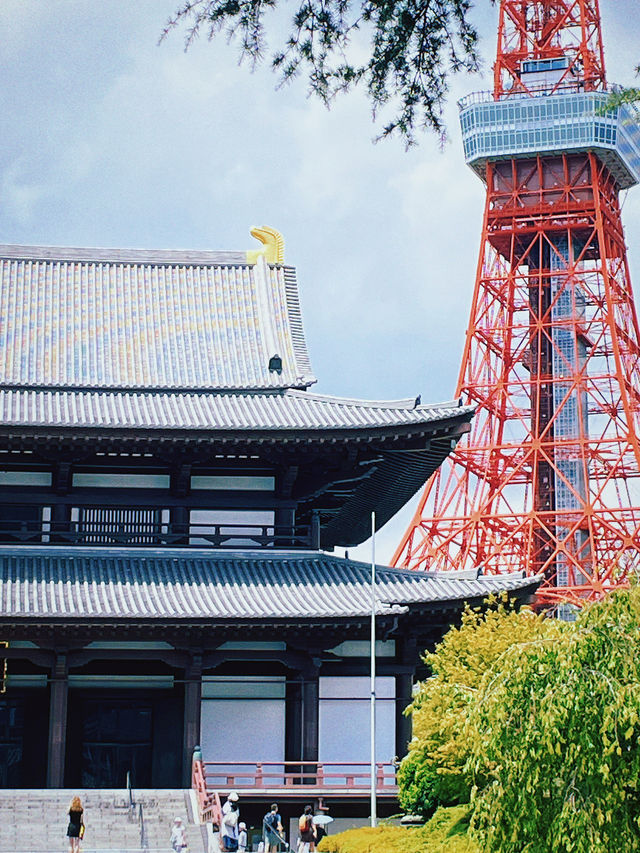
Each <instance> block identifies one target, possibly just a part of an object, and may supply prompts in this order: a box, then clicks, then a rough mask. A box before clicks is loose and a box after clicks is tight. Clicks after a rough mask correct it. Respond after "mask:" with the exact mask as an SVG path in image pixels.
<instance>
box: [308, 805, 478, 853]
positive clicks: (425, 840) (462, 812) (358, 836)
mask: <svg viewBox="0 0 640 853" xmlns="http://www.w3.org/2000/svg"><path fill="white" fill-rule="evenodd" d="M468 829H469V808H468V807H465V806H456V807H453V808H449V809H444V808H443V809H438V811H437V812H436V813H435V814H434V816H433V817H432V818H431V820H430V821H429V822H428V823H426V824H425V825H424V826H422V827H419V828H417V829H416V828H405V827H402V826H388V825H382V826H379V827H378V828H377V829H372V828H371V827H363V828H361V829H350V830H348V831H347V832H341V833H340V834H338V835H329V836H327V837H326V838H323V839H322V841H321V843H320V845H319V846H318V850H319V851H320V853H480V848H479V847H477V845H476V844H475V843H474V841H473V840H472V839H471V838H470V837H469V835H468Z"/></svg>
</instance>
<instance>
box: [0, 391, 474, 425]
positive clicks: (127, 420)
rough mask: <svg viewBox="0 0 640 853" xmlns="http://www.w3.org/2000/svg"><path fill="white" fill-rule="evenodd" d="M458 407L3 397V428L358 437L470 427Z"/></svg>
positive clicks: (300, 394) (315, 397)
mask: <svg viewBox="0 0 640 853" xmlns="http://www.w3.org/2000/svg"><path fill="white" fill-rule="evenodd" d="M472 412H473V408H472V407H469V406H462V407H458V405H457V403H443V404H441V405H431V406H429V405H424V406H422V405H421V406H415V401H414V400H400V401H390V402H384V401H380V402H372V401H365V400H347V399H340V398H339V397H327V396H322V395H320V394H313V393H311V392H309V391H299V390H286V391H284V392H276V393H253V394H249V393H245V394H232V393H222V394H220V393H218V394H216V393H199V394H195V393H191V394H189V393H178V392H157V391H156V392H150V391H149V392H124V391H79V390H69V391H55V390H25V389H13V390H0V422H1V423H2V424H3V425H5V426H6V425H9V426H49V427H54V428H55V427H88V428H94V427H102V428H106V429H109V428H120V429H203V430H305V429H306V430H322V429H346V430H350V429H351V430H357V429H363V428H364V429H366V428H376V427H393V426H411V425H416V426H419V425H420V424H429V423H436V422H437V421H441V420H445V419H449V418H462V419H464V420H469V417H470V415H471V413H472Z"/></svg>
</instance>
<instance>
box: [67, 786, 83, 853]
mask: <svg viewBox="0 0 640 853" xmlns="http://www.w3.org/2000/svg"><path fill="white" fill-rule="evenodd" d="M83 813H84V809H83V808H82V802H81V801H80V797H74V798H73V799H72V800H71V805H70V806H69V826H68V827H67V838H68V839H69V853H78V851H79V850H80V839H81V838H82V836H83V835H84V820H83V817H82V815H83Z"/></svg>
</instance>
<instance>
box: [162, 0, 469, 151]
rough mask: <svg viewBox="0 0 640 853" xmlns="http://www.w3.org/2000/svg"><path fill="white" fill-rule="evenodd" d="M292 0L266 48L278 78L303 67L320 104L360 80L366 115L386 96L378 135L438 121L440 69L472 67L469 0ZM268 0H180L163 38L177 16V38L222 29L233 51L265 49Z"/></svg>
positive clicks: (256, 53)
mask: <svg viewBox="0 0 640 853" xmlns="http://www.w3.org/2000/svg"><path fill="white" fill-rule="evenodd" d="M298 2H299V5H298V4H296V5H295V6H294V11H293V15H292V18H291V21H290V25H289V28H288V29H289V32H288V35H286V36H285V37H284V39H283V44H282V45H281V47H280V48H279V49H277V50H275V51H274V52H273V53H272V54H271V65H272V67H273V69H274V70H275V71H277V72H278V74H279V76H280V79H281V81H283V82H285V81H288V80H290V79H291V78H293V77H295V76H296V75H297V74H299V73H300V72H302V71H304V72H306V74H307V76H308V82H309V88H310V91H311V92H312V93H313V94H314V95H317V96H319V97H320V98H321V100H322V101H323V102H324V103H325V104H327V105H328V104H330V102H331V101H332V99H333V98H334V97H335V95H336V94H337V93H339V92H345V91H347V90H350V89H352V88H353V87H355V86H358V85H362V86H364V87H365V89H366V91H367V93H368V96H369V100H370V103H371V106H372V111H373V115H374V117H376V116H377V115H378V113H379V111H380V109H381V108H382V107H385V106H386V105H388V104H389V105H390V112H391V113H392V114H393V115H392V117H391V118H390V120H389V121H388V122H386V124H384V126H383V129H382V132H381V136H388V135H390V134H393V133H398V134H400V135H401V137H403V138H404V140H405V141H406V142H407V143H409V144H410V143H412V142H413V141H415V131H416V130H417V129H418V128H421V127H425V128H428V129H432V130H435V131H442V128H443V123H442V109H443V105H444V101H445V98H446V94H447V89H448V80H449V76H450V75H451V74H452V73H457V72H460V71H475V70H476V69H477V68H478V55H477V53H476V44H477V40H478V35H477V32H476V29H475V27H474V26H473V25H472V23H471V21H470V18H469V13H470V9H471V6H472V0H298ZM277 7H279V8H280V9H281V8H282V3H280V4H279V3H278V0H187V2H184V3H183V5H182V6H181V7H180V8H179V9H178V10H177V11H176V12H175V14H174V15H173V17H172V18H171V19H170V20H169V21H168V23H167V25H166V27H165V29H164V31H163V34H162V38H164V37H166V36H167V35H168V33H169V32H170V31H171V30H173V29H175V28H176V27H178V26H185V27H186V47H189V46H190V45H191V43H192V42H193V40H194V38H195V37H196V36H197V35H198V34H199V33H201V32H204V33H205V34H206V36H207V37H208V38H209V39H213V38H214V37H215V36H217V35H218V34H220V33H222V34H226V35H227V37H228V38H229V39H230V40H231V39H237V40H238V41H239V45H240V51H241V58H243V57H246V58H248V59H249V60H250V61H251V62H252V63H256V62H258V61H259V60H261V59H263V57H264V55H265V52H266V50H267V39H266V25H265V19H266V18H267V16H268V13H270V12H273V11H274V10H275V9H276V8H277ZM274 29H276V27H275V26H274ZM363 39H364V40H367V41H368V46H364V45H363Z"/></svg>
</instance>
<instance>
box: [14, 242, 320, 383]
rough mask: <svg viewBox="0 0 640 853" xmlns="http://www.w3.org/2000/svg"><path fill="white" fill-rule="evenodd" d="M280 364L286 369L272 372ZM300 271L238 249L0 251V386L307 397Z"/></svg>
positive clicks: (309, 377) (309, 376) (308, 376)
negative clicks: (272, 363) (296, 392)
mask: <svg viewBox="0 0 640 853" xmlns="http://www.w3.org/2000/svg"><path fill="white" fill-rule="evenodd" d="M274 355H278V356H279V357H280V358H281V360H282V371H281V372H277V371H275V370H269V360H270V359H271V358H272V356H274ZM314 381H315V378H314V377H313V375H312V372H311V366H310V364H309V358H308V354H307V350H306V345H305V340H304V334H303V330H302V319H301V314H300V305H299V301H298V288H297V282H296V276H295V270H294V269H293V268H292V267H287V266H278V265H269V264H266V263H265V261H264V259H262V258H261V259H260V260H258V262H257V263H256V264H248V263H247V261H246V255H245V254H244V253H240V252H162V251H142V250H138V251H136V250H117V249H58V248H41V247H25V246H0V385H5V386H7V385H9V386H20V387H25V386H31V387H34V386H36V387H58V388H60V387H71V388H105V389H106V388H111V389H115V388H118V389H125V388H147V389H150V388H153V389H167V388H171V389H193V388H198V389H208V390H216V389H260V388H269V389H273V388H306V387H308V386H309V385H310V384H312V383H313V382H314Z"/></svg>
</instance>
